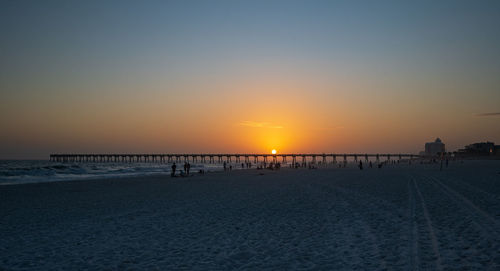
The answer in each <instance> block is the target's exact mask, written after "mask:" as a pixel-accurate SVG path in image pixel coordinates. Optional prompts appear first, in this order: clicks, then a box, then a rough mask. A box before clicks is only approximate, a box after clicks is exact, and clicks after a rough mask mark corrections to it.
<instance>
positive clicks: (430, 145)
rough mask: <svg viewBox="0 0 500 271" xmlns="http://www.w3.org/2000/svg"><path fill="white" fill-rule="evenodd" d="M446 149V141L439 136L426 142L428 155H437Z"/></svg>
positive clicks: (426, 153)
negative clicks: (432, 140)
mask: <svg viewBox="0 0 500 271" xmlns="http://www.w3.org/2000/svg"><path fill="white" fill-rule="evenodd" d="M445 151H446V149H445V147H444V143H443V142H442V141H441V139H439V138H436V141H434V142H427V143H425V155H427V156H436V155H438V154H440V153H444V152H445Z"/></svg>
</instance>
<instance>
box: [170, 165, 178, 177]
mask: <svg viewBox="0 0 500 271" xmlns="http://www.w3.org/2000/svg"><path fill="white" fill-rule="evenodd" d="M176 168H177V166H176V165H175V163H174V164H173V165H172V175H171V176H172V177H174V176H175V169H176Z"/></svg>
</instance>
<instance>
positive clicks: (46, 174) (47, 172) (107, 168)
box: [0, 160, 222, 185]
mask: <svg viewBox="0 0 500 271" xmlns="http://www.w3.org/2000/svg"><path fill="white" fill-rule="evenodd" d="M182 166H183V163H177V172H178V170H179V169H182ZM200 169H203V170H205V171H218V170H221V169H222V165H218V164H201V163H192V164H191V172H193V173H194V172H198V171H199V170H200ZM170 173H171V164H160V163H61V162H50V161H47V160H0V185H12V184H23V183H38V182H53V181H69V180H87V179H104V178H119V177H131V176H144V175H153V174H154V175H156V174H160V175H162V174H164V175H170Z"/></svg>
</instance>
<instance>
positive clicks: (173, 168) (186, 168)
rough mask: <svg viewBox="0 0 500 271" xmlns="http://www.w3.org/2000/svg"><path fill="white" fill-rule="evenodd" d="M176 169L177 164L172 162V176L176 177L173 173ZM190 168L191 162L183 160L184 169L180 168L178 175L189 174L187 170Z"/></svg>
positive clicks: (184, 175)
mask: <svg viewBox="0 0 500 271" xmlns="http://www.w3.org/2000/svg"><path fill="white" fill-rule="evenodd" d="M176 169H177V165H176V164H175V163H173V164H172V172H171V176H172V177H176V175H175V170H176ZM190 170H191V164H190V163H189V162H184V171H183V170H181V172H180V173H179V175H180V176H181V177H186V176H189V171H190Z"/></svg>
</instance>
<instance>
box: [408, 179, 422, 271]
mask: <svg viewBox="0 0 500 271" xmlns="http://www.w3.org/2000/svg"><path fill="white" fill-rule="evenodd" d="M411 181H412V180H411V179H409V180H408V202H409V208H408V209H409V215H408V217H409V219H410V223H411V226H410V246H409V248H410V253H409V254H410V255H409V256H410V269H411V270H419V269H420V259H419V257H418V231H417V217H416V212H415V209H416V204H415V191H414V189H413V188H412V186H413V184H412V183H411Z"/></svg>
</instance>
